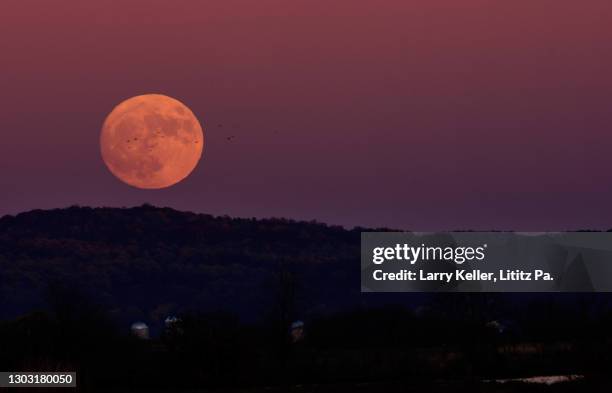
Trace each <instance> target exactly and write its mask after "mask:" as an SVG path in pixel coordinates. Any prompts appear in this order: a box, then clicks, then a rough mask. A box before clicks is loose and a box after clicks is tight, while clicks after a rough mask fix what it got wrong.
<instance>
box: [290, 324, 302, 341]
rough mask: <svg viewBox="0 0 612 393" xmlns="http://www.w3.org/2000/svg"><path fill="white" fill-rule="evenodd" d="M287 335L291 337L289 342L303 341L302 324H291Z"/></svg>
mask: <svg viewBox="0 0 612 393" xmlns="http://www.w3.org/2000/svg"><path fill="white" fill-rule="evenodd" d="M289 335H290V336H291V342H294V343H296V342H299V341H302V340H303V339H304V322H302V321H295V322H293V323H292V324H291V329H290V330H289Z"/></svg>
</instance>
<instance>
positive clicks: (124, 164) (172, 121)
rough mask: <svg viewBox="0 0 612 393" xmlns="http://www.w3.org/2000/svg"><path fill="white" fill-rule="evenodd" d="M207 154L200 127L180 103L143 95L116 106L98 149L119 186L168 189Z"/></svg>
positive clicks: (103, 130)
mask: <svg viewBox="0 0 612 393" xmlns="http://www.w3.org/2000/svg"><path fill="white" fill-rule="evenodd" d="M203 149H204V133H203V132H202V126H200V122H199V121H198V119H197V118H196V117H195V115H194V114H193V112H192V111H191V110H190V109H189V108H188V107H187V106H186V105H185V104H183V103H182V102H180V101H178V100H176V99H174V98H171V97H168V96H165V95H162V94H145V95H140V96H135V97H132V98H129V99H127V100H125V101H123V102H122V103H120V104H119V105H117V106H116V107H115V108H114V109H113V110H112V112H111V113H110V114H109V115H108V116H107V117H106V119H105V120H104V125H103V126H102V132H101V134H100V150H101V151H102V159H103V160H104V163H105V164H106V166H107V167H108V169H109V170H110V171H111V173H112V174H113V175H115V176H116V177H117V178H118V179H120V180H121V181H123V182H125V183H127V184H129V185H131V186H133V187H137V188H143V189H158V188H165V187H170V186H172V185H174V184H176V183H178V182H180V181H181V180H183V179H185V178H186V177H187V176H189V174H190V173H191V172H192V171H193V170H194V168H195V167H196V165H197V164H198V162H199V161H200V158H201V157H202V151H203Z"/></svg>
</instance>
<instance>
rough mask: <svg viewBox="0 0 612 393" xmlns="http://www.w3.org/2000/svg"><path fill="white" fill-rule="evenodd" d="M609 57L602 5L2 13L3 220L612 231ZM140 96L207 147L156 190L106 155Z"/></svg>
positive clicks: (10, 9)
mask: <svg viewBox="0 0 612 393" xmlns="http://www.w3.org/2000/svg"><path fill="white" fill-rule="evenodd" d="M611 43H612V2H610V1H609V0H585V1H563V2H559V1H552V0H546V1H543V0H532V1H491V0H462V1H457V0H416V1H406V0H387V1H371V0H369V1H356V0H351V1H348V0H336V1H330V0H308V1H302V0H293V1H287V0H282V1H281V0H259V1H253V0H222V1H197V0H192V1H187V0H184V1H169V0H167V1H155V0H146V1H140V0H139V1H123V2H115V1H82V0H80V1H72V0H70V1H68V0H66V1H44V0H40V1H30V0H5V1H3V3H2V7H1V10H0V53H1V54H0V56H1V57H0V60H1V61H0V108H1V111H0V130H1V131H0V132H1V133H2V140H1V143H0V215H4V214H15V213H18V212H22V211H26V210H30V209H35V208H44V209H46V208H53V207H66V206H69V205H73V204H79V205H91V206H134V205H139V204H142V203H145V202H148V203H151V204H154V205H159V206H170V207H173V208H176V209H179V210H191V211H196V212H206V213H211V214H215V215H221V214H227V215H230V216H241V217H272V216H275V217H288V218H294V219H306V220H311V219H316V220H318V221H322V222H326V223H331V224H341V225H345V226H349V227H351V226H354V225H362V226H389V227H394V228H402V229H414V230H445V229H517V230H566V229H578V228H599V229H604V228H612V154H611V153H612V46H611ZM146 93H161V94H166V95H169V96H171V97H174V98H177V99H179V100H180V101H182V102H184V103H185V104H186V105H188V106H189V107H190V108H191V109H192V110H193V112H194V113H195V114H196V116H198V118H199V120H200V122H201V123H202V126H203V128H204V132H205V137H206V145H205V147H204V154H203V158H202V161H201V162H200V165H199V166H198V167H197V168H196V170H195V171H194V172H193V173H192V175H191V176H190V177H188V178H187V179H186V180H185V181H183V182H181V183H179V184H178V185H176V186H174V187H171V188H168V189H164V190H156V191H152V190H139V189H135V188H132V187H130V186H127V185H125V184H124V183H121V182H120V181H118V180H117V179H116V178H115V177H114V176H113V175H112V174H111V173H110V172H109V171H108V170H107V168H106V167H105V165H104V163H103V162H102V159H101V157H100V149H99V135H100V129H101V127H102V123H103V121H104V118H105V116H106V115H107V114H108V113H109V112H110V111H111V110H112V109H113V107H114V106H115V105H117V104H118V103H119V102H121V101H122V100H124V99H126V98H128V97H131V96H135V95H139V94H146ZM220 124H221V125H222V127H219V125H220ZM231 135H235V138H234V139H232V140H231V141H228V140H227V139H226V138H227V137H228V136H231Z"/></svg>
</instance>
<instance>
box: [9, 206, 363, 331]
mask: <svg viewBox="0 0 612 393" xmlns="http://www.w3.org/2000/svg"><path fill="white" fill-rule="evenodd" d="M359 233H360V231H359V230H358V229H354V230H345V229H343V228H341V227H332V226H326V225H323V224H320V223H316V222H296V221H291V220H285V219H266V220H256V219H235V218H229V217H213V216H210V215H205V214H193V213H188V212H179V211H176V210H173V209H170V208H156V207H152V206H148V205H144V206H141V207H136V208H124V209H116V208H87V207H70V208H67V209H56V210H47V211H43V210H35V211H31V212H27V213H22V214H19V215H17V216H15V217H13V216H5V217H3V218H1V219H0V318H8V317H14V316H17V315H19V314H22V313H26V312H30V311H32V310H35V309H41V308H45V307H47V305H48V304H49V301H50V297H52V296H53V288H58V287H59V288H63V290H68V291H70V292H71V293H73V294H74V296H79V297H82V298H84V299H87V301H88V302H91V303H94V304H96V306H97V307H101V308H102V309H104V310H106V312H108V313H109V315H111V316H112V317H113V318H117V319H118V320H133V319H142V320H147V321H151V322H155V321H159V320H160V319H162V318H164V317H165V316H166V315H169V314H175V313H180V312H185V311H190V310H199V311H218V310H222V311H226V312H231V313H235V314H237V315H240V316H241V317H242V318H245V319H251V320H257V319H262V318H265V317H267V316H268V315H269V314H273V313H278V312H281V313H284V314H286V316H287V317H293V316H295V317H301V316H302V315H303V314H307V313H325V312H327V311H334V310H336V309H338V308H343V307H345V306H347V305H350V304H354V303H355V302H359V301H360V300H359V296H358V294H359V291H360V288H359ZM290 314H295V315H290ZM298 314H299V315H298Z"/></svg>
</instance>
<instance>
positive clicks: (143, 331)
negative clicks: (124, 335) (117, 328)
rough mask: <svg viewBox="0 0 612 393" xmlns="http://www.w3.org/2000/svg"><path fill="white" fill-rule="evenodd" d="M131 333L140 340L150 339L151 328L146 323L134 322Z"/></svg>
mask: <svg viewBox="0 0 612 393" xmlns="http://www.w3.org/2000/svg"><path fill="white" fill-rule="evenodd" d="M130 331H131V332H132V336H134V337H136V338H138V339H140V340H148V339H149V327H148V326H147V324H146V323H144V322H134V323H133V324H132V327H131V328H130Z"/></svg>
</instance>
